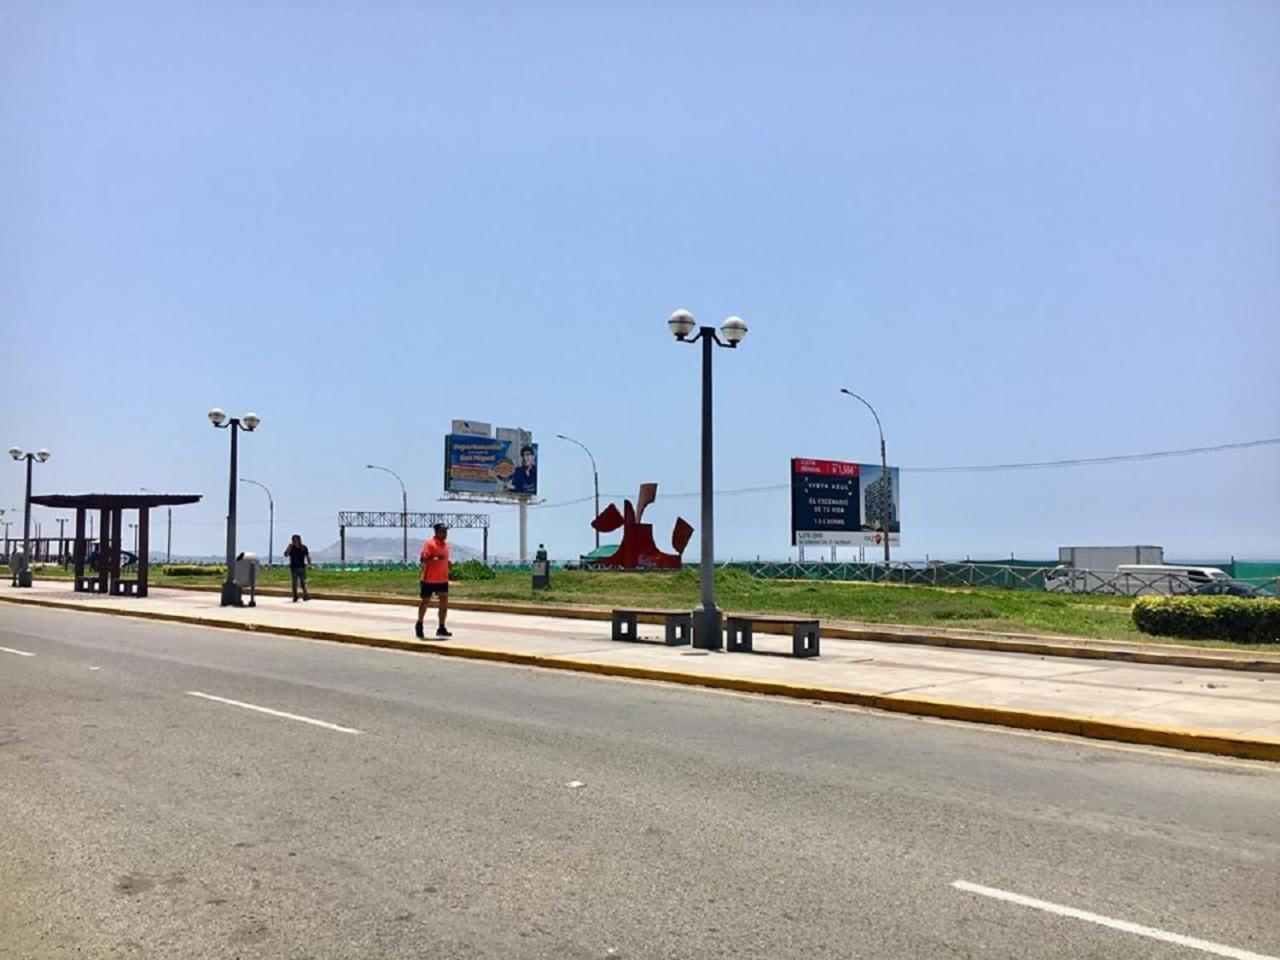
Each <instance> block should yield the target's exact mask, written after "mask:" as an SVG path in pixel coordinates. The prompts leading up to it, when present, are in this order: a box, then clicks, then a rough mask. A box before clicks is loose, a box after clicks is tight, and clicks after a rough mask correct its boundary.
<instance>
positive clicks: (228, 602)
mask: <svg viewBox="0 0 1280 960" xmlns="http://www.w3.org/2000/svg"><path fill="white" fill-rule="evenodd" d="M209 422H210V423H212V424H213V425H214V426H215V427H217V428H218V429H219V430H230V431H231V478H230V480H229V482H228V483H227V579H226V581H225V582H224V583H223V584H222V606H224V607H239V606H243V604H242V603H241V601H240V586H239V584H237V583H236V453H237V449H236V440H237V438H238V436H239V433H240V431H241V430H247V431H248V432H249V433H252V432H253V431H254V430H256V429H258V424H260V423H261V422H262V418H261V417H259V416H258V415H257V414H256V413H246V414H245V415H244V416H243V417H231V418H230V419H228V418H227V415H226V414H225V413H223V412H222V411H221V410H220V409H218V408H217V407H214V408H213V409H212V410H210V411H209Z"/></svg>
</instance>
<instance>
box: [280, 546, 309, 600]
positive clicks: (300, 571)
mask: <svg viewBox="0 0 1280 960" xmlns="http://www.w3.org/2000/svg"><path fill="white" fill-rule="evenodd" d="M284 555H285V556H286V557H288V558H289V583H290V585H291V586H292V587H293V602H294V603H297V602H298V587H299V586H301V587H302V599H303V600H310V599H311V594H310V593H309V592H308V591H307V567H309V566H311V551H310V550H308V549H307V545H306V544H305V543H303V542H302V534H300V533H295V534H294V535H293V539H291V540H290V541H289V545H288V546H287V547H285V548H284Z"/></svg>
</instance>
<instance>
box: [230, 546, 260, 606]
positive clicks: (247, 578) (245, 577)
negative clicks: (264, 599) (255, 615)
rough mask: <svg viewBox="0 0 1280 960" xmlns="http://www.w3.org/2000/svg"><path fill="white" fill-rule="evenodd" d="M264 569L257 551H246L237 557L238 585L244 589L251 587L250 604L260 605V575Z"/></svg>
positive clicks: (236, 573)
mask: <svg viewBox="0 0 1280 960" xmlns="http://www.w3.org/2000/svg"><path fill="white" fill-rule="evenodd" d="M261 569H262V561H261V560H259V559H258V555H257V554H256V553H249V552H247V551H246V552H245V553H242V554H240V555H239V556H237V557H236V570H235V577H234V578H233V579H234V580H235V582H236V586H237V587H240V588H241V589H244V588H245V587H248V588H249V604H248V605H249V606H251V607H256V606H257V605H258V576H259V571H260V570H261Z"/></svg>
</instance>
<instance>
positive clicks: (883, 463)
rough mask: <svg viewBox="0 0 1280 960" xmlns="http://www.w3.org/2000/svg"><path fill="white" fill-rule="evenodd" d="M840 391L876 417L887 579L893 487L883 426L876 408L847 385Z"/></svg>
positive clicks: (881, 519) (886, 576) (881, 526)
mask: <svg viewBox="0 0 1280 960" xmlns="http://www.w3.org/2000/svg"><path fill="white" fill-rule="evenodd" d="M840 392H841V393H843V394H845V395H847V396H850V397H853V399H855V400H858V401H861V403H862V405H863V406H864V407H866V408H867V409H868V410H870V411H871V415H872V416H873V417H875V418H876V429H877V430H879V431H880V488H881V490H882V491H883V496H881V498H880V530H881V532H882V533H883V534H884V575H885V578H886V579H888V576H889V516H890V512H891V511H892V509H893V487H892V486H891V485H890V483H889V461H888V459H887V458H886V457H885V455H884V428H883V427H882V426H880V415H879V414H878V413H876V408H875V407H873V406H872V405H871V404H869V403H867V401H866V400H864V399H863V398H862V397H860V396H858V395H857V394H856V393H854V392H853V391H852V390H850V389H849V388H848V387H841V388H840Z"/></svg>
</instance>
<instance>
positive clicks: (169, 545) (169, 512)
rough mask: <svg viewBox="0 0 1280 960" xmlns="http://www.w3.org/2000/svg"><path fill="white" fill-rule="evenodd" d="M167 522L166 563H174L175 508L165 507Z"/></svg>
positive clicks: (146, 490)
mask: <svg viewBox="0 0 1280 960" xmlns="http://www.w3.org/2000/svg"><path fill="white" fill-rule="evenodd" d="M138 489H139V490H141V491H142V492H143V493H155V492H156V491H154V490H149V489H147V488H146V487H139V488H138ZM89 519H90V520H92V519H93V518H92V517H90V518H89ZM165 521H166V530H165V534H166V535H165V541H164V562H165V563H173V507H165ZM90 538H91V539H92V531H90Z"/></svg>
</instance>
